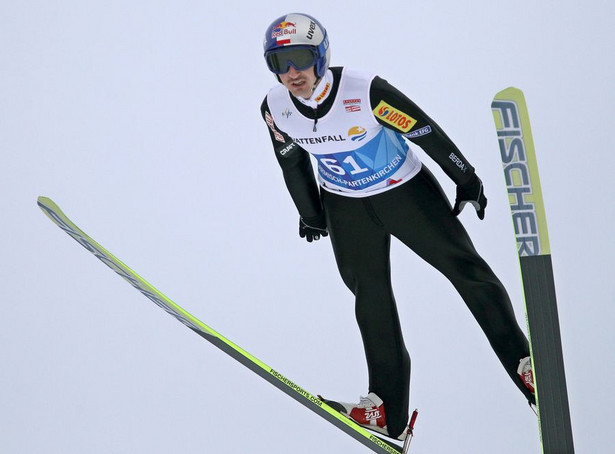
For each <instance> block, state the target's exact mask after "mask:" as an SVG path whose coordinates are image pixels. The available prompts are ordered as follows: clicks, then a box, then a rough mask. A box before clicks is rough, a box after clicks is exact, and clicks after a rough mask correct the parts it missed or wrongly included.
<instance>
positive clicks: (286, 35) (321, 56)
mask: <svg viewBox="0 0 615 454" xmlns="http://www.w3.org/2000/svg"><path fill="white" fill-rule="evenodd" d="M263 48H264V50H265V60H266V61H267V67H268V68H269V70H270V71H271V72H273V73H274V74H276V75H277V74H284V73H286V72H287V71H288V70H289V69H290V66H293V67H294V68H295V69H297V70H299V71H302V70H304V69H307V68H309V67H311V66H314V71H315V73H316V76H317V77H319V78H320V77H323V76H324V75H325V72H327V68H329V62H330V60H331V50H330V49H329V38H328V37H327V31H326V30H325V28H324V27H323V26H322V25H321V24H320V22H318V21H317V20H316V19H314V18H313V17H312V16H309V15H307V14H302V13H292V14H287V15H286V16H282V17H279V18H277V19H276V20H274V21H273V22H272V23H271V25H269V27H267V31H266V32H265V41H264V42H263Z"/></svg>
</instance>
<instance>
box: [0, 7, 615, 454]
mask: <svg viewBox="0 0 615 454" xmlns="http://www.w3.org/2000/svg"><path fill="white" fill-rule="evenodd" d="M293 11H302V12H307V13H310V14H312V15H314V16H316V17H317V18H319V20H320V21H321V22H322V23H323V24H324V25H325V27H326V28H327V30H328V32H329V35H330V39H331V46H332V56H333V64H335V65H347V66H354V67H358V68H362V69H367V70H371V71H375V72H377V73H378V74H380V75H381V76H382V77H384V78H386V79H387V80H389V82H391V83H392V84H394V85H395V86H397V87H398V88H400V89H401V90H402V91H404V92H405V93H406V94H407V95H408V96H410V97H411V98H412V99H413V100H414V101H415V102H417V103H418V104H419V105H420V106H421V107H422V108H423V109H424V110H425V111H426V112H427V113H428V114H429V115H431V116H432V117H433V118H434V119H435V120H436V121H438V122H439V124H440V125H441V126H442V127H443V128H444V130H445V131H446V132H447V133H448V134H449V135H450V136H451V138H452V139H453V140H454V141H455V142H456V144H457V145H458V146H459V147H460V149H461V150H462V151H463V153H464V154H465V155H466V156H467V157H468V159H469V160H470V161H471V163H472V164H473V165H474V166H475V167H476V168H477V172H478V174H479V175H480V177H481V178H482V179H483V181H484V183H485V187H486V194H487V197H488V199H489V206H488V208H487V216H486V219H485V220H484V221H479V220H478V219H477V218H476V215H475V214H474V213H472V212H471V211H470V210H466V211H464V212H463V213H462V215H461V218H462V221H463V222H464V224H465V225H466V227H467V229H468V230H469V232H470V234H471V236H472V238H473V240H474V242H475V244H476V246H477V248H478V249H479V251H480V252H481V253H482V255H483V256H484V257H485V259H486V260H487V261H488V262H489V264H490V265H491V266H492V268H493V269H494V270H495V271H496V274H498V276H500V278H501V279H502V281H503V282H504V284H505V286H506V287H507V289H508V290H509V292H510V294H511V296H512V298H513V300H514V304H515V309H516V312H517V316H518V318H519V320H520V322H521V323H522V324H523V323H524V315H523V303H522V296H521V289H520V283H519V276H518V265H517V258H516V253H515V244H514V241H513V232H512V224H511V222H510V214H509V208H508V203H507V197H506V190H505V188H504V183H503V176H502V170H501V163H500V157H499V151H498V146H497V140H496V135H495V131H494V124H493V118H492V114H491V109H490V103H491V99H492V97H493V95H494V94H495V93H496V92H497V91H499V90H501V89H503V88H506V87H508V86H511V85H513V86H517V87H519V88H521V89H523V90H524V92H525V95H526V98H527V102H528V106H529V110H530V117H531V120H532V127H533V132H534V141H535V145H536V149H537V153H538V163H539V167H540V172H541V180H542V186H543V195H544V200H545V204H546V211H547V218H548V222H549V229H550V239H551V248H552V253H553V261H554V272H555V277H556V285H557V296H558V303H559V311H560V322H561V329H562V337H563V346H564V355H565V362H566V372H567V378H568V390H569V395H570V407H571V414H572V422H573V427H574V438H575V442H576V447H577V451H578V452H580V453H592V454H593V453H602V452H608V449H609V448H608V446H612V440H611V437H610V429H611V422H612V421H611V420H612V418H611V414H612V408H613V407H614V406H615V399H614V393H613V376H614V375H615V365H614V362H613V352H612V347H613V345H614V344H615V334H614V330H613V322H614V311H615V309H614V307H615V305H614V303H615V301H614V299H615V298H614V296H615V284H614V282H615V280H614V279H613V278H612V269H611V263H612V257H613V255H614V254H615V241H614V240H613V236H612V234H611V233H609V232H611V231H612V226H613V222H614V221H615V216H614V211H615V197H614V196H615V190H614V188H613V183H612V181H613V176H612V175H613V170H612V168H613V158H612V153H613V152H612V148H613V145H612V142H613V138H612V136H611V132H612V130H613V128H612V122H613V120H612V117H613V110H614V106H615V90H614V89H613V81H615V64H614V58H613V56H614V55H615V31H614V30H615V28H614V27H613V17H615V7H614V6H613V3H612V2H607V1H606V0H603V1H600V0H588V1H585V2H577V1H572V0H564V1H558V2H556V1H546V0H543V1H539V2H535V1H529V0H521V1H516V2H511V1H506V2H503V1H498V0H495V1H494V0H489V1H487V0H480V1H474V2H471V3H467V2H465V3H464V2H456V1H452V0H449V1H442V0H441V1H430V2H421V3H419V2H407V1H399V0H395V1H388V2H366V1H353V2H349V1H340V2H331V1H320V0H315V1H312V2H309V3H306V2H297V1H287V2H284V3H279V2H257V3H250V2H244V1H232V0H231V1H226V2H213V3H212V2H204V1H188V0H176V1H173V2H170V1H168V2H167V1H159V0H156V1H148V2H146V1H132V2H120V1H117V0H111V1H109V0H107V1H100V0H90V1H85V2H84V1H76V0H70V1H69V0H67V1H57V2H51V1H40V0H39V1H24V2H8V1H5V2H3V3H2V5H1V6H0V41H1V42H2V46H1V47H0V153H1V154H0V169H1V172H2V174H1V178H0V209H1V210H2V213H3V216H2V222H1V223H0V226H1V227H0V229H1V233H2V234H1V235H0V242H1V243H0V251H1V252H2V257H3V260H2V261H1V264H0V279H1V284H2V285H1V286H0V295H1V298H0V300H1V304H2V317H1V328H0V364H1V365H2V366H1V368H0V452H2V453H10V454H15V453H40V452H45V453H86V452H87V453H197V452H202V453H225V454H226V453H230V454H238V453H241V454H243V453H267V454H270V453H271V454H277V453H282V452H284V453H287V452H291V453H293V454H304V453H314V452H319V453H340V452H344V453H346V452H353V453H354V452H356V453H359V452H368V450H367V448H364V447H363V446H361V445H360V444H359V443H357V442H356V441H355V440H353V439H351V438H350V437H348V436H347V435H345V434H344V433H342V432H341V431H339V430H337V429H336V428H334V427H333V426H331V425H330V424H329V423H327V422H326V421H324V420H322V419H321V418H319V417H318V416H316V415H315V414H313V413H311V412H310V411H308V410H306V409H305V408H304V407H303V406H301V405H299V404H298V403H297V402H295V401H294V400H292V399H290V398H288V396H286V395H285V394H283V393H281V392H279V391H278V390H277V389H275V388H274V387H272V386H271V385H270V384H268V383H266V382H265V381H263V380H261V379H260V378H259V377H257V376H256V375H254V374H253V373H252V372H250V371H248V370H247V369H245V368H244V367H242V366H240V365H239V364H238V363H236V362H235V361H233V360H232V359H230V358H229V357H227V356H226V355H224V354H223V353H221V352H220V351H219V350H217V349H215V348H214V347H212V346H211V345H210V344H208V343H207V342H204V341H203V340H202V339H201V338H200V337H198V336H196V335H195V334H193V333H192V332H190V331H189V330H187V329H186V328H185V327H184V326H182V325H181V324H180V323H178V322H177V321H175V320H174V319H172V318H171V317H169V316H168V315H166V314H165V313H164V312H163V311H161V310H160V309H158V308H157V307H155V306H154V305H153V304H152V303H151V302H150V301H148V300H147V299H145V298H144V297H143V296H141V295H140V294H139V293H138V292H136V291H135V290H134V289H133V288H131V287H130V286H129V285H127V284H126V282H124V281H123V280H122V279H120V278H119V277H118V276H116V275H115V274H114V273H112V272H111V271H110V270H109V269H107V268H106V267H104V266H103V265H102V264H101V263H100V262H99V261H97V260H95V259H94V258H93V257H92V256H90V254H88V253H87V252H86V251H85V250H84V249H83V248H81V247H80V246H79V245H77V244H76V243H75V242H74V241H73V240H72V239H70V238H69V237H68V236H67V235H66V234H64V233H63V232H61V231H60V230H59V229H58V228H57V227H55V226H54V225H52V224H51V223H50V222H49V220H48V219H46V217H45V216H44V215H43V213H42V212H41V211H40V210H39V209H38V208H37V206H36V198H37V196H39V195H45V196H48V197H51V198H52V199H54V200H55V201H56V202H57V203H58V204H59V205H60V206H61V207H62V208H63V209H64V211H65V212H66V213H67V214H68V215H69V216H70V217H71V218H72V219H73V220H74V221H75V222H76V223H77V224H78V225H79V226H80V227H82V228H83V229H84V230H85V231H86V232H88V233H89V234H90V235H92V236H93V237H94V238H95V239H96V240H98V241H99V242H100V243H101V244H103V245H104V246H105V247H107V248H108V249H109V250H110V251H111V252H113V253H114V254H116V255H117V256H118V257H120V258H121V259H122V260H123V261H124V262H126V263H127V264H128V265H129V266H131V267H132V268H134V269H135V270H136V271H137V272H139V273H140V274H141V275H142V276H144V277H145V278H146V279H147V280H149V281H150V282H152V283H153V284H154V285H156V286H157V287H158V288H159V289H160V290H161V291H163V292H164V293H165V294H167V295H168V296H169V297H170V298H172V299H173V300H174V301H176V302H177V303H179V304H180V305H182V306H184V307H185V308H186V309H187V310H188V311H190V312H191V313H193V314H194V315H195V316H196V317H198V318H200V319H201V320H203V321H204V322H205V323H207V324H208V325H210V326H212V327H213V328H214V329H216V330H218V331H220V332H221V333H222V334H224V335H225V336H226V337H228V338H230V339H231V340H233V341H234V342H236V343H238V344H239V345H241V346H242V347H243V348H245V349H246V350H248V351H249V352H251V353H252V354H254V355H255V356H257V357H258V358H260V359H261V360H263V361H264V362H265V363H267V364H269V365H270V366H272V367H274V368H275V369H277V370H278V371H280V372H281V373H283V374H284V375H286V376H287V377H289V378H291V379H292V380H294V381H295V382H297V383H298V384H299V385H300V386H302V387H304V388H305V389H307V390H309V391H310V392H312V393H314V394H315V393H321V394H324V395H326V396H331V397H333V398H338V399H342V400H347V401H352V400H356V399H358V397H359V394H365V393H366V392H367V389H366V384H367V377H366V367H365V360H364V356H363V350H362V344H361V341H360V338H359V333H358V329H357V327H356V324H355V321H354V314H353V301H352V296H351V295H350V293H349V292H348V291H347V290H346V288H345V287H344V286H343V284H342V282H341V279H340V278H339V276H338V274H337V270H336V268H335V264H334V259H333V254H332V251H331V247H330V244H329V240H328V239H325V240H324V241H320V242H318V243H316V244H311V245H308V244H307V243H305V242H304V241H302V240H300V239H299V237H298V235H297V231H296V230H297V215H296V212H295V209H294V207H293V205H292V202H291V200H290V198H289V196H288V195H287V193H286V191H285V188H284V184H283V181H282V177H281V174H280V171H279V169H278V166H277V163H276V161H275V158H274V156H273V153H272V151H271V144H270V142H269V137H268V133H267V130H266V125H265V124H264V123H263V122H262V120H261V118H260V112H259V106H260V103H261V101H262V99H263V97H264V96H265V94H266V92H267V90H268V89H269V88H270V87H271V86H272V85H273V84H275V80H274V78H273V77H272V75H271V74H270V73H268V72H267V70H266V67H265V65H264V61H263V58H262V47H261V45H262V37H263V32H264V30H265V28H266V27H267V25H269V23H270V22H271V21H272V20H273V19H275V18H276V17H278V16H281V15H283V14H285V13H288V12H293ZM419 153H420V155H421V157H424V154H423V153H422V152H420V151H419ZM424 160H425V162H426V163H427V165H429V166H430V168H431V169H432V170H433V171H434V172H435V173H436V174H437V176H438V177H439V179H440V180H441V182H442V184H443V186H444V188H445V190H446V191H447V193H448V194H449V196H450V197H453V196H454V186H453V185H452V183H451V182H450V180H448V179H447V178H446V177H445V176H444V175H443V174H442V172H441V171H440V170H439V169H438V168H437V166H436V165H435V164H434V163H433V162H431V161H430V160H429V158H427V157H424ZM392 261H393V279H394V286H395V291H396V298H397V301H398V305H399V311H400V314H401V319H402V323H403V327H404V334H405V338H406V341H407V344H408V348H409V350H410V352H411V356H412V360H413V363H412V364H413V370H412V398H411V400H412V403H411V405H412V406H413V407H418V408H419V410H420V412H421V413H420V416H419V420H418V422H417V428H416V437H415V439H414V441H413V448H412V452H413V453H415V454H420V453H428V454H435V453H446V454H449V453H455V454H458V453H493V452H498V453H501V454H512V453H514V454H519V453H538V452H539V444H538V433H537V424H536V418H535V416H534V415H533V414H532V412H531V411H530V410H529V408H528V406H527V404H526V403H525V402H524V400H523V398H522V396H521V394H520V393H519V392H518V391H517V390H516V389H515V388H514V386H513V385H512V383H511V382H510V380H509V378H508V377H507V376H506V374H505V373H504V371H503V369H502V368H501V366H500V364H499V362H498V361H497V359H496V358H495V355H494V354H493V353H492V351H491V349H490V347H489V345H488V344H487V341H486V340H485V338H484V336H483V334H482V333H481V331H480V329H479V328H478V326H477V325H476V323H475V322H474V320H473V319H472V318H471V316H470V314H469V312H468V311H467V309H466V308H465V306H464V304H463V302H462V301H461V299H460V298H459V297H458V296H457V295H456V293H455V292H454V290H453V288H452V286H451V285H450V284H449V283H448V282H447V281H445V280H444V278H442V277H441V276H440V275H439V274H437V273H436V272H435V271H434V270H432V269H431V268H429V267H428V266H427V265H425V264H424V263H422V262H421V261H420V260H419V259H417V258H416V257H415V256H414V255H413V254H412V253H411V252H410V251H409V250H407V249H405V248H403V247H401V246H400V245H399V243H395V244H394V247H393V251H392Z"/></svg>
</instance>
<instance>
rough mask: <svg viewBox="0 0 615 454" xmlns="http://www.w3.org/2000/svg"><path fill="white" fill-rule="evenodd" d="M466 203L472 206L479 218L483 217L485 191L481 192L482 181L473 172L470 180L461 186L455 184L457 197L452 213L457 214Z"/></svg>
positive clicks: (485, 199) (485, 198) (485, 204)
mask: <svg viewBox="0 0 615 454" xmlns="http://www.w3.org/2000/svg"><path fill="white" fill-rule="evenodd" d="M466 203H470V204H472V206H474V208H475V209H476V214H477V215H478V218H479V219H484V218H485V207H486V206H487V197H485V193H484V192H483V182H482V181H481V180H480V178H478V177H477V176H476V174H474V175H473V176H472V178H471V179H470V181H468V182H467V183H466V184H464V185H463V186H457V198H456V199H455V207H454V208H453V214H454V215H455V216H458V215H459V213H461V210H463V207H464V206H465V205H466Z"/></svg>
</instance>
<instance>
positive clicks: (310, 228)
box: [299, 213, 329, 243]
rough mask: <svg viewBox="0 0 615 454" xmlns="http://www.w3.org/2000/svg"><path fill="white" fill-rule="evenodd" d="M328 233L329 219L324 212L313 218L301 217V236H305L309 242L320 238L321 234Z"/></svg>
mask: <svg viewBox="0 0 615 454" xmlns="http://www.w3.org/2000/svg"><path fill="white" fill-rule="evenodd" d="M328 235H329V232H327V220H326V219H325V214H324V213H322V214H320V215H319V216H314V217H312V218H305V219H303V218H299V236H300V237H301V238H305V239H306V240H307V241H308V243H311V242H312V241H317V240H319V239H320V237H321V236H328Z"/></svg>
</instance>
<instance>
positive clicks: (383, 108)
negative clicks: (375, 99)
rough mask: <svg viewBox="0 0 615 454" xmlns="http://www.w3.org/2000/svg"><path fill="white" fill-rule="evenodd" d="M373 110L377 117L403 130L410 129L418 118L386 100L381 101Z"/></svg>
mask: <svg viewBox="0 0 615 454" xmlns="http://www.w3.org/2000/svg"><path fill="white" fill-rule="evenodd" d="M373 112H374V115H376V117H377V118H380V119H381V120H382V121H384V122H385V123H388V124H390V125H391V126H394V127H395V128H397V129H399V130H400V131H403V132H408V131H410V130H411V129H412V128H413V127H414V125H415V124H416V120H415V119H414V118H412V117H411V116H410V115H408V114H406V113H404V112H402V111H401V110H399V109H396V108H395V107H393V106H392V105H390V104H388V103H386V102H384V101H380V103H379V104H378V105H377V106H376V108H375V109H374V110H373Z"/></svg>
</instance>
